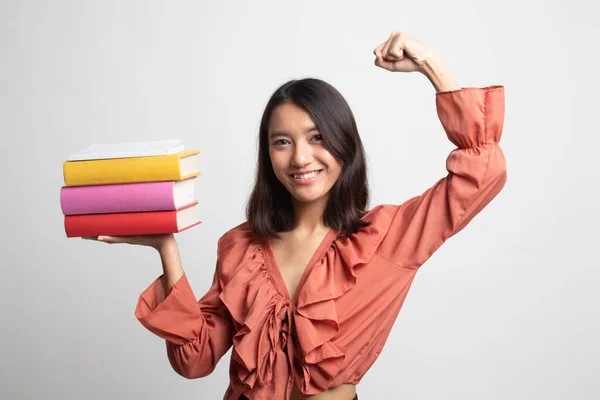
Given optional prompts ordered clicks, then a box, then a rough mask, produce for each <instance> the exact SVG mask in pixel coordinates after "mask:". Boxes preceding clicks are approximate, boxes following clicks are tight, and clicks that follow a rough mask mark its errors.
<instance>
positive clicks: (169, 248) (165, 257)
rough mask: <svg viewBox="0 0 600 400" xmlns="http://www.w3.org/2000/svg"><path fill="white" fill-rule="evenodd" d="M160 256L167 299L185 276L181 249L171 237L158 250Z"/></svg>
mask: <svg viewBox="0 0 600 400" xmlns="http://www.w3.org/2000/svg"><path fill="white" fill-rule="evenodd" d="M157 250H158V253H159V254H160V260H161V262H162V268H163V286H164V290H165V297H166V296H167V295H168V294H169V293H170V292H171V289H173V285H175V283H177V281H178V280H179V279H180V278H181V276H182V275H183V266H182V265H181V257H180V255H179V247H178V246H177V241H176V240H175V238H174V237H170V238H169V239H168V240H166V241H165V242H164V243H163V244H162V245H161V246H160V247H158V248H157Z"/></svg>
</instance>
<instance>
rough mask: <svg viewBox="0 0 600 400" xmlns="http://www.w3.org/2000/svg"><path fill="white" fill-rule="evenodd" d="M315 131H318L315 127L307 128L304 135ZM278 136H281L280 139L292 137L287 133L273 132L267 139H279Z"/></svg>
mask: <svg viewBox="0 0 600 400" xmlns="http://www.w3.org/2000/svg"><path fill="white" fill-rule="evenodd" d="M315 131H318V129H317V127H316V126H313V127H311V128H309V129H308V130H307V131H306V133H310V132H315ZM279 136H282V137H291V136H292V135H290V134H289V133H287V132H283V131H275V132H273V133H271V134H270V135H269V139H273V138H275V137H279Z"/></svg>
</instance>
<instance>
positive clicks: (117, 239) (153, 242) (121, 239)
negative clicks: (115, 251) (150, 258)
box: [82, 233, 175, 251]
mask: <svg viewBox="0 0 600 400" xmlns="http://www.w3.org/2000/svg"><path fill="white" fill-rule="evenodd" d="M82 239H86V240H96V241H99V242H104V243H109V244H115V243H125V244H134V245H138V246H148V247H152V248H154V249H156V250H158V251H160V250H161V248H164V247H165V245H167V244H168V243H169V242H170V241H175V237H174V236H173V234H171V233H169V234H161V235H131V236H83V237H82Z"/></svg>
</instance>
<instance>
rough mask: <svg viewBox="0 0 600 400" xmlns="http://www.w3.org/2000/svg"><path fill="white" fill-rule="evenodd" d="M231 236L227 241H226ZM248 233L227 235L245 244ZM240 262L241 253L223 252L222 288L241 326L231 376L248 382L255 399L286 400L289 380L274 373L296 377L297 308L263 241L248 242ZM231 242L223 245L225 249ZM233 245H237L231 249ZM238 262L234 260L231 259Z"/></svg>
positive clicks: (247, 392) (246, 390) (249, 394)
mask: <svg viewBox="0 0 600 400" xmlns="http://www.w3.org/2000/svg"><path fill="white" fill-rule="evenodd" d="M227 239H228V240H227ZM245 240H247V238H246V237H245V235H244V234H243V233H240V232H238V234H237V235H234V234H232V237H229V238H226V239H225V241H233V243H234V244H235V248H236V249H239V248H243V247H245V246H244V243H240V242H243V241H245ZM248 243H249V244H248V246H247V251H246V252H245V254H244V256H243V257H242V260H241V262H239V263H238V262H236V260H235V259H236V258H238V257H239V255H237V254H235V253H234V254H229V253H227V254H226V253H223V255H222V256H221V258H222V263H223V277H222V280H223V288H222V291H221V293H220V295H219V297H220V299H221V301H222V302H223V304H225V306H226V307H227V309H228V310H229V312H230V314H231V317H232V318H233V320H234V323H235V324H236V330H237V333H236V334H235V335H234V337H233V350H232V357H231V358H232V361H234V362H235V368H232V369H231V372H230V373H231V374H233V375H234V376H233V377H232V378H235V379H237V380H238V381H239V382H241V383H242V384H243V385H244V390H243V393H244V394H245V395H246V396H247V397H248V398H252V399H265V400H266V399H273V398H287V397H286V393H288V396H289V393H291V388H292V386H291V385H292V384H293V382H292V380H291V378H290V379H288V381H287V384H285V382H284V383H283V384H282V382H280V381H278V380H276V379H273V377H274V376H291V368H292V360H293V357H294V348H293V345H292V343H291V336H290V333H291V323H292V322H291V321H292V307H291V306H290V301H289V300H288V299H286V298H285V297H284V296H282V295H281V294H280V293H279V292H278V291H277V289H276V287H275V285H274V283H273V282H272V279H271V277H270V275H269V273H268V272H267V270H266V268H265V258H264V254H263V252H262V250H261V246H260V244H257V243H251V242H248ZM226 246H227V244H226V243H224V247H223V248H224V249H225V248H226ZM232 249H233V248H232ZM232 262H233V263H232Z"/></svg>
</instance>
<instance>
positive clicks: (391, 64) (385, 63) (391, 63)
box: [375, 57, 394, 71]
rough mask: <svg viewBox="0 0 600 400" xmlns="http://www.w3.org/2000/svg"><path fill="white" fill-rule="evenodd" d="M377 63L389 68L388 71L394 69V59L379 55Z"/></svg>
mask: <svg viewBox="0 0 600 400" xmlns="http://www.w3.org/2000/svg"><path fill="white" fill-rule="evenodd" d="M375 65H377V66H378V67H381V68H383V69H387V70H388V71H394V61H388V60H384V59H383V58H380V57H378V58H377V59H376V60H375Z"/></svg>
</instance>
